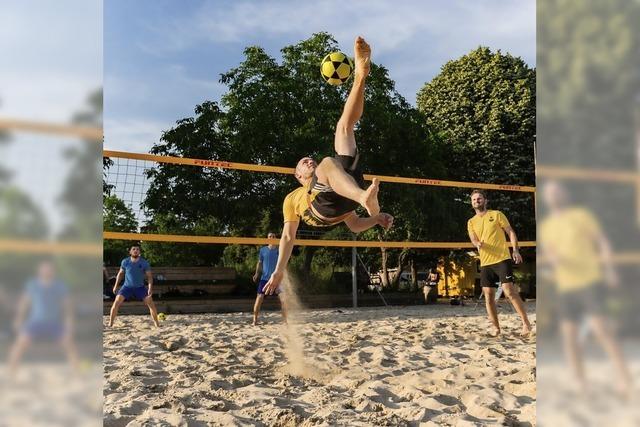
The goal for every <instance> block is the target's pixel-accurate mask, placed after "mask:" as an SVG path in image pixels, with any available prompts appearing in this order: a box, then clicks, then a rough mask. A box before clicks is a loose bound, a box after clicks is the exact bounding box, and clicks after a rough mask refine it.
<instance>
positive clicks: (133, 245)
mask: <svg viewBox="0 0 640 427" xmlns="http://www.w3.org/2000/svg"><path fill="white" fill-rule="evenodd" d="M133 248H138V249H142V247H141V246H140V243H134V244H132V245H131V246H129V250H131V249H133Z"/></svg>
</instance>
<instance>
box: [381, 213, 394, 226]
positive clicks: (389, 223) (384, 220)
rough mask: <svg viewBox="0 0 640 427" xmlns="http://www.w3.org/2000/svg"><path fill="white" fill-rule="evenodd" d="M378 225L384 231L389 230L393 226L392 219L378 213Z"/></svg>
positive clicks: (385, 214)
mask: <svg viewBox="0 0 640 427" xmlns="http://www.w3.org/2000/svg"><path fill="white" fill-rule="evenodd" d="M378 225H380V226H382V227H383V228H384V229H385V230H389V229H390V228H391V227H392V226H393V217H392V216H391V215H389V214H388V213H384V212H381V213H379V214H378Z"/></svg>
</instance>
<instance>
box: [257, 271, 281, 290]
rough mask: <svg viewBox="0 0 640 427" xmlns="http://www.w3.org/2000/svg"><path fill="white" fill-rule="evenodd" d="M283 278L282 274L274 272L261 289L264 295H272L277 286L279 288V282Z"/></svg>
mask: <svg viewBox="0 0 640 427" xmlns="http://www.w3.org/2000/svg"><path fill="white" fill-rule="evenodd" d="M283 277H284V273H281V272H279V271H274V272H273V274H272V275H271V277H270V278H269V281H268V282H267V284H266V285H264V288H262V290H263V291H264V293H265V295H273V294H274V293H275V291H277V290H278V286H280V282H281V281H282V278H283Z"/></svg>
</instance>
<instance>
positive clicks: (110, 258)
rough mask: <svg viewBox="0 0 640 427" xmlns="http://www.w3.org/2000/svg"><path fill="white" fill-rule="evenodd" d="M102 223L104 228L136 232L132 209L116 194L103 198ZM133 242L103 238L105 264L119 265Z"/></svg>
mask: <svg viewBox="0 0 640 427" xmlns="http://www.w3.org/2000/svg"><path fill="white" fill-rule="evenodd" d="M102 206H103V207H102V223H103V227H104V229H105V230H108V231H120V232H129V233H132V232H136V231H137V229H138V222H137V221H136V216H135V214H134V213H133V210H132V209H131V208H130V207H129V206H127V205H126V204H125V203H124V201H122V200H121V199H119V198H118V197H117V196H115V195H112V196H107V197H105V198H104V199H103V205H102ZM132 243H133V242H131V241H127V240H105V241H104V244H103V248H104V249H103V259H104V262H105V264H106V265H110V266H113V265H119V264H120V261H121V260H122V259H123V258H126V257H127V254H128V253H129V248H130V247H131V244H132Z"/></svg>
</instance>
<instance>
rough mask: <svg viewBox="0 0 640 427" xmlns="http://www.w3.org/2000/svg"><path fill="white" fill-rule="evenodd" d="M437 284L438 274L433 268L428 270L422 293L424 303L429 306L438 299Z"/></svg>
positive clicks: (438, 280)
mask: <svg viewBox="0 0 640 427" xmlns="http://www.w3.org/2000/svg"><path fill="white" fill-rule="evenodd" d="M438 282H440V273H439V272H438V270H437V269H435V268H430V269H429V273H428V274H427V280H426V281H425V284H424V287H423V288H422V292H423V293H424V302H425V304H429V303H431V302H434V301H437V299H438Z"/></svg>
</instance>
